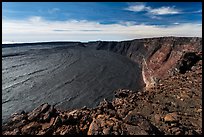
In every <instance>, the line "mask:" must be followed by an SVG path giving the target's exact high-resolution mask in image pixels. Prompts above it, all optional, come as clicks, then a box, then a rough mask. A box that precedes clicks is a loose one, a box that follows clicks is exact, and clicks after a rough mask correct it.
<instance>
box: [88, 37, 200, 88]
mask: <svg viewBox="0 0 204 137" xmlns="http://www.w3.org/2000/svg"><path fill="white" fill-rule="evenodd" d="M89 44H90V45H89ZM91 44H93V42H92V43H88V44H87V45H88V46H91ZM94 45H95V48H96V49H97V50H108V51H112V52H115V53H118V54H121V55H123V56H127V57H128V58H130V59H131V60H132V61H134V62H137V63H139V64H140V67H141V68H143V71H142V74H143V79H144V82H145V83H146V87H152V86H153V85H155V84H156V83H157V81H158V80H159V79H162V78H165V77H167V76H169V75H171V74H172V73H173V72H174V71H175V70H176V68H178V67H177V66H178V64H179V62H181V60H182V59H183V56H184V54H186V53H188V52H192V53H195V55H197V54H199V53H201V52H202V38H197V37H160V38H146V39H135V40H132V41H122V42H106V41H98V42H95V43H94Z"/></svg>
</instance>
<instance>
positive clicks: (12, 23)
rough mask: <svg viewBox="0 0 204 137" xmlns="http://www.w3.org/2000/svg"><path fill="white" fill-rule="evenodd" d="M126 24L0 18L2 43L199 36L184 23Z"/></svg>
mask: <svg viewBox="0 0 204 137" xmlns="http://www.w3.org/2000/svg"><path fill="white" fill-rule="evenodd" d="M127 24H128V25H124V24H123V23H122V24H120V23H118V24H100V23H99V22H93V21H87V20H67V21H48V20H45V19H43V18H41V17H37V16H35V17H32V18H29V19H27V20H5V19H3V21H2V41H3V42H4V41H7V42H8V41H14V42H19V41H20V42H34V41H58V40H63V41H64V40H65V41H91V40H119V41H121V40H128V39H136V38H147V37H160V36H192V37H202V24H196V23H185V24H174V25H172V26H167V27H163V26H157V25H145V24H133V23H127ZM56 30H59V31H56ZM60 30H62V31H60ZM63 30H64V31H63Z"/></svg>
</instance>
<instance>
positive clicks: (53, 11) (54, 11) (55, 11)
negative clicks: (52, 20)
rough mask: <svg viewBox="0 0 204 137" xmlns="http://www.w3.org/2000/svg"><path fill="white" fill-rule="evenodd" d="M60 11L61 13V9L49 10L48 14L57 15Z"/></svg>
mask: <svg viewBox="0 0 204 137" xmlns="http://www.w3.org/2000/svg"><path fill="white" fill-rule="evenodd" d="M59 11H60V9H59V8H52V9H50V10H48V13H49V14H53V13H57V12H59Z"/></svg>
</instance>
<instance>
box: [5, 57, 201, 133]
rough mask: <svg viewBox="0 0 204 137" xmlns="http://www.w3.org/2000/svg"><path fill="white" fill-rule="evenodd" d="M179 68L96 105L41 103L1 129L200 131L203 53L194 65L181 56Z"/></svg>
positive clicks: (101, 131) (94, 131) (47, 131)
mask: <svg viewBox="0 0 204 137" xmlns="http://www.w3.org/2000/svg"><path fill="white" fill-rule="evenodd" d="M201 54H202V53H201ZM188 64H191V67H190V69H189V68H188V67H186V66H188ZM184 68H188V69H184ZM179 69H180V71H177V72H176V71H175V73H174V74H172V75H171V76H169V77H167V78H165V79H161V80H159V81H158V83H157V85H156V86H155V87H153V88H151V89H146V90H144V91H136V92H135V91H130V90H126V89H119V90H117V91H115V92H114V93H115V98H114V99H113V100H112V102H108V101H106V100H105V99H104V101H102V102H101V103H100V104H99V105H98V106H97V107H96V108H87V107H83V108H81V109H75V110H68V111H61V110H57V109H55V107H54V106H51V105H49V104H47V103H45V104H42V105H40V106H39V107H37V108H36V109H34V110H33V111H31V112H21V114H13V115H12V116H11V118H10V120H9V122H7V123H6V124H4V125H3V126H2V134H3V135H202V88H201V87H202V55H201V58H200V60H199V61H197V62H196V63H195V64H193V66H192V63H191V62H188V60H187V61H185V60H183V62H181V64H180V66H179ZM184 70H185V71H184Z"/></svg>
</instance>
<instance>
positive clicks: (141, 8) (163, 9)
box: [125, 3, 181, 15]
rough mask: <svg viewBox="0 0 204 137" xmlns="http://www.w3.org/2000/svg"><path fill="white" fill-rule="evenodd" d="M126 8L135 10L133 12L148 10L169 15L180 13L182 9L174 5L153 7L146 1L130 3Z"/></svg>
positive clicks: (155, 13)
mask: <svg viewBox="0 0 204 137" xmlns="http://www.w3.org/2000/svg"><path fill="white" fill-rule="evenodd" d="M125 10H128V11H133V12H141V11H146V12H147V13H149V14H152V15H167V14H179V13H181V11H180V10H178V9H175V8H174V7H165V6H163V7H160V8H152V7H150V6H146V4H145V3H139V4H134V5H130V6H129V7H127V8H125Z"/></svg>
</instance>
